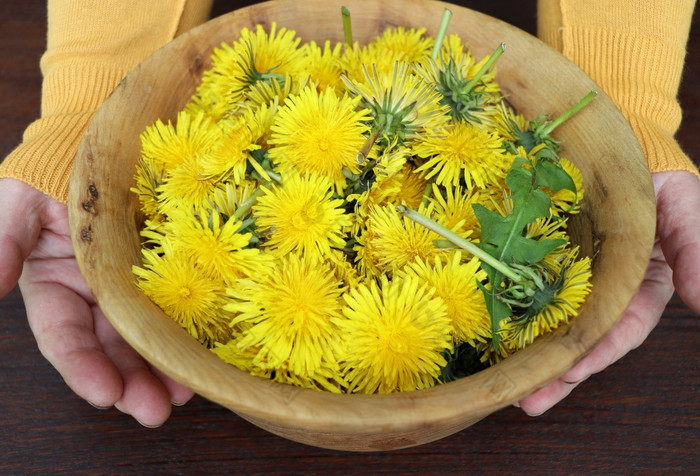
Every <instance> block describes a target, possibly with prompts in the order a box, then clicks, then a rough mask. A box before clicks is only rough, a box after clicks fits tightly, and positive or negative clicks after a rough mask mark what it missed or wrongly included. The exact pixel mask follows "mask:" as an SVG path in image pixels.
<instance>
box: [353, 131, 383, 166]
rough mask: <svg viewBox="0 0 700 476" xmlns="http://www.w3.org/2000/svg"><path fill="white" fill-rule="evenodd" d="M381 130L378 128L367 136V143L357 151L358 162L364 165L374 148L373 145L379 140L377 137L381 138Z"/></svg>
mask: <svg viewBox="0 0 700 476" xmlns="http://www.w3.org/2000/svg"><path fill="white" fill-rule="evenodd" d="M379 132H380V131H379V130H376V131H374V132H372V133H371V134H370V135H369V137H367V140H366V141H365V143H364V144H363V145H362V148H361V149H360V151H359V152H358V153H357V164H358V165H362V164H363V163H364V161H365V159H366V158H367V156H368V155H369V152H370V151H371V150H372V147H374V144H375V142H377V139H378V138H379Z"/></svg>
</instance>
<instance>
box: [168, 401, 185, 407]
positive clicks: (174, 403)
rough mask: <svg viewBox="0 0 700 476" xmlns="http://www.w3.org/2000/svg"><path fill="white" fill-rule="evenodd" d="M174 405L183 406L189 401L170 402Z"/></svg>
mask: <svg viewBox="0 0 700 476" xmlns="http://www.w3.org/2000/svg"><path fill="white" fill-rule="evenodd" d="M170 403H171V404H172V405H173V406H175V407H182V406H184V405H185V403H187V402H170Z"/></svg>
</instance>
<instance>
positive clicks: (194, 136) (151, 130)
mask: <svg viewBox="0 0 700 476" xmlns="http://www.w3.org/2000/svg"><path fill="white" fill-rule="evenodd" d="M220 134H221V131H220V129H219V127H218V126H217V125H216V123H214V122H213V121H211V120H209V119H207V118H206V117H205V116H204V114H202V113H200V114H196V115H193V114H190V113H188V112H185V111H182V112H180V113H178V115H177V121H176V123H175V125H173V124H172V123H171V122H168V123H167V124H164V123H163V122H162V121H161V120H160V119H158V120H157V121H156V122H155V123H154V124H152V125H151V126H148V127H147V128H146V130H145V131H144V132H143V133H142V134H141V156H142V157H143V159H144V160H146V161H149V160H152V161H153V162H154V163H155V165H156V166H157V167H164V168H166V169H171V168H175V167H177V166H178V165H180V164H182V163H184V162H187V161H189V160H192V159H196V158H197V157H198V156H199V155H200V154H201V153H203V152H205V151H207V150H209V149H210V148H211V147H212V146H213V145H214V144H215V143H216V142H217V141H218V140H219V137H220Z"/></svg>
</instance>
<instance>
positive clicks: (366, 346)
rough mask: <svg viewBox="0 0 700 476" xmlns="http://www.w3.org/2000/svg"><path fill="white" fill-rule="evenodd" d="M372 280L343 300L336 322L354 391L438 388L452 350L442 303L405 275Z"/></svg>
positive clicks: (345, 372) (448, 320) (380, 391)
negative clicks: (446, 355) (441, 372)
mask: <svg viewBox="0 0 700 476" xmlns="http://www.w3.org/2000/svg"><path fill="white" fill-rule="evenodd" d="M380 283H381V284H380V285H379V286H378V285H377V283H376V281H374V280H372V281H370V283H369V284H368V285H360V286H359V287H357V288H355V289H352V290H350V291H349V292H348V293H346V294H345V295H344V296H343V297H344V298H345V302H346V306H345V307H344V308H343V318H333V321H334V322H335V323H336V324H337V326H338V327H339V328H340V331H341V333H342V335H343V336H344V338H343V343H344V345H345V352H344V354H343V355H344V360H343V361H342V369H343V370H344V375H345V377H346V379H347V381H348V384H349V391H350V392H357V393H391V392H397V391H412V390H420V389H424V388H429V387H431V386H433V385H435V383H436V380H437V378H438V377H439V375H440V369H441V367H443V366H444V365H445V364H446V361H445V358H444V357H443V356H442V353H443V352H444V351H446V350H447V351H451V350H452V337H451V333H452V326H451V324H450V318H449V317H448V315H447V307H446V305H445V303H444V302H443V300H442V299H440V298H436V297H434V296H433V295H432V290H429V289H428V287H427V285H426V284H422V285H421V284H420V283H419V280H418V279H416V278H414V277H410V276H406V277H401V278H394V279H392V280H389V279H388V278H386V277H382V278H381V280H380Z"/></svg>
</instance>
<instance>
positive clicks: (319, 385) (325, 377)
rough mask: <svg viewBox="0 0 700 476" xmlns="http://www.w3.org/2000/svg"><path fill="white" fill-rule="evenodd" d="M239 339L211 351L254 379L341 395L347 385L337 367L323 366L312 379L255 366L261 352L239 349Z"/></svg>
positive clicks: (218, 345)
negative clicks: (259, 378) (254, 377)
mask: <svg viewBox="0 0 700 476" xmlns="http://www.w3.org/2000/svg"><path fill="white" fill-rule="evenodd" d="M239 342H240V337H237V338H234V339H231V340H230V341H228V342H226V343H225V344H224V343H218V342H217V343H216V345H215V346H214V347H213V348H212V349H211V351H212V352H214V353H215V354H216V355H217V356H218V357H219V358H220V359H221V360H223V361H224V362H226V363H228V364H231V365H234V366H236V367H237V368H239V369H240V370H243V371H245V372H248V373H250V374H251V375H254V376H256V377H262V378H266V379H270V380H273V381H275V382H279V383H282V384H285V385H294V386H296V387H301V388H309V389H312V390H325V391H328V392H332V393H342V392H343V389H344V388H345V387H346V386H347V383H346V382H345V381H344V380H343V379H342V376H341V375H340V372H339V370H338V366H337V365H335V366H332V365H326V364H325V363H324V365H322V366H321V368H320V369H318V370H317V371H316V372H315V373H314V376H313V378H310V377H306V376H303V375H296V374H295V373H294V372H292V371H291V370H290V369H289V368H288V366H287V365H282V367H280V368H270V366H269V365H268V364H267V362H263V363H262V364H261V365H257V364H255V359H256V357H257V355H258V353H259V352H260V350H261V347H259V346H249V347H246V348H245V349H244V350H241V349H240V347H239Z"/></svg>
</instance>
